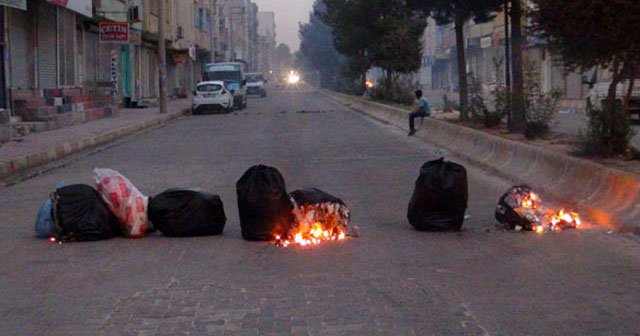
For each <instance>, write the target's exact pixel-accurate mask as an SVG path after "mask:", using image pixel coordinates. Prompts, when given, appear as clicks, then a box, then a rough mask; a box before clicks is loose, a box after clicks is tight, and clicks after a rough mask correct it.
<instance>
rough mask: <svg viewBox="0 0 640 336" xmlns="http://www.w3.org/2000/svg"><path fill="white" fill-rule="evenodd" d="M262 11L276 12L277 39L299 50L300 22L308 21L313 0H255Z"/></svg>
mask: <svg viewBox="0 0 640 336" xmlns="http://www.w3.org/2000/svg"><path fill="white" fill-rule="evenodd" d="M253 2H255V3H256V4H257V5H258V8H259V10H260V11H264V12H267V11H273V12H275V13H276V35H277V36H276V39H277V40H278V44H280V43H286V44H287V45H288V46H289V47H290V48H291V51H295V50H298V46H299V45H300V40H299V39H298V22H308V21H309V12H310V11H311V7H312V6H313V0H253Z"/></svg>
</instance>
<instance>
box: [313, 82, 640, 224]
mask: <svg viewBox="0 0 640 336" xmlns="http://www.w3.org/2000/svg"><path fill="white" fill-rule="evenodd" d="M320 92H321V94H322V95H324V96H325V97H327V98H329V99H331V100H333V101H335V102H338V103H341V104H343V105H346V106H349V107H351V108H352V109H354V110H356V111H358V112H360V113H363V114H365V115H367V116H369V117H372V118H374V119H377V120H379V121H382V122H385V123H388V124H391V125H394V126H397V127H399V128H401V129H404V130H407V131H408V127H409V125H408V112H407V111H406V110H402V109H399V108H395V107H391V106H387V105H383V104H379V103H375V102H371V101H367V100H365V99H362V98H360V97H354V96H348V95H344V94H339V93H335V92H330V91H326V90H322V91H320ZM421 128H422V130H421V131H420V132H418V133H416V135H415V136H416V137H418V138H421V139H423V140H425V141H427V142H429V143H433V144H435V145H436V146H439V147H442V148H444V149H447V150H448V151H450V152H452V153H454V154H455V155H456V156H457V157H460V158H462V159H463V160H466V161H468V162H469V163H471V164H474V165H477V166H479V167H481V168H483V169H486V170H488V171H490V172H491V173H494V174H496V175H499V176H501V177H503V178H506V179H508V180H510V181H513V182H514V183H517V184H521V183H526V184H528V185H530V186H532V187H533V188H534V189H535V190H537V191H538V192H539V193H541V194H542V195H543V196H544V197H551V198H552V199H554V200H557V201H558V202H560V203H562V204H566V206H567V207H568V208H573V209H577V210H579V211H580V212H581V213H583V214H586V215H587V217H588V219H589V220H590V221H591V222H593V223H594V224H597V225H600V226H602V227H605V228H607V229H612V230H619V231H630V232H636V233H640V196H639V192H638V191H640V176H638V175H636V174H631V173H627V172H624V171H621V170H618V169H614V168H610V167H607V166H604V165H601V164H597V163H593V162H591V161H587V160H584V159H579V158H574V157H571V156H568V155H564V154H562V153H558V152H554V151H550V150H547V149H544V148H541V147H537V146H532V145H528V144H524V143H521V142H517V141H512V140H508V139H504V138H501V137H497V136H494V135H491V134H487V133H485V132H481V131H476V130H473V129H470V128H467V127H463V126H458V125H454V124H451V123H447V122H444V121H441V120H436V119H433V118H425V120H424V124H423V126H422V127H421ZM496 201H497V200H496Z"/></svg>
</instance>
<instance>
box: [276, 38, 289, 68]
mask: <svg viewBox="0 0 640 336" xmlns="http://www.w3.org/2000/svg"><path fill="white" fill-rule="evenodd" d="M275 62H276V66H277V69H278V71H279V72H282V71H286V70H287V69H288V68H290V67H291V65H292V64H293V55H292V54H291V49H290V48H289V46H288V45H286V44H284V43H280V44H279V45H278V47H276V53H275Z"/></svg>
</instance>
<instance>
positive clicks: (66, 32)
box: [58, 9, 77, 86]
mask: <svg viewBox="0 0 640 336" xmlns="http://www.w3.org/2000/svg"><path fill="white" fill-rule="evenodd" d="M58 36H59V46H60V50H59V62H58V64H59V65H60V68H59V71H58V74H59V80H58V83H59V84H60V85H61V86H73V85H75V84H76V83H75V81H76V75H75V69H76V65H75V63H76V62H75V61H76V54H77V53H76V48H75V40H76V14H75V13H74V12H72V11H69V10H65V9H60V10H59V11H58Z"/></svg>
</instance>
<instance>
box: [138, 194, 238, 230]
mask: <svg viewBox="0 0 640 336" xmlns="http://www.w3.org/2000/svg"><path fill="white" fill-rule="evenodd" d="M147 214H148V216H149V220H150V221H151V223H152V224H153V227H154V228H156V229H158V230H159V231H160V232H162V234H164V235H165V236H169V237H196V236H213V235H219V234H221V233H222V231H223V230H224V226H225V224H226V223H227V217H226V216H225V213H224V205H223V204H222V200H220V197H219V196H217V195H213V194H210V193H207V192H203V191H197V190H188V189H169V190H166V191H164V192H162V193H160V194H158V195H156V196H155V197H153V198H151V200H150V201H149V208H148V210H147Z"/></svg>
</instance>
